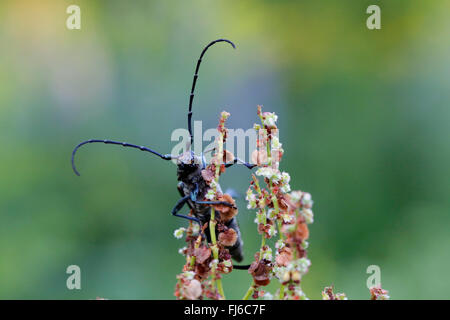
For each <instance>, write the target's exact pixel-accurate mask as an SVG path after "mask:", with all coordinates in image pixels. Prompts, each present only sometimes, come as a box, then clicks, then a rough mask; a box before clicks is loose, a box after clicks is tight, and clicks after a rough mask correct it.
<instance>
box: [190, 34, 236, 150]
mask: <svg viewBox="0 0 450 320" xmlns="http://www.w3.org/2000/svg"><path fill="white" fill-rule="evenodd" d="M218 42H228V43H229V44H230V45H231V46H232V47H233V49H236V46H235V45H234V43H233V42H231V41H230V40H227V39H217V40H214V41H213V42H210V43H209V44H208V45H207V46H206V47H205V48H204V49H203V51H202V53H201V55H200V58H199V59H198V61H197V67H196V68H195V74H194V80H193V81H192V88H191V95H190V97H189V112H188V130H189V135H190V136H191V146H192V143H193V140H194V137H193V136H192V102H193V101H194V91H195V85H196V83H197V78H198V70H199V69H200V64H201V63H202V58H203V55H204V54H205V53H206V51H207V50H208V49H209V47H211V46H212V45H213V44H215V43H218Z"/></svg>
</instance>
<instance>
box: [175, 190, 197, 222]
mask: <svg viewBox="0 0 450 320" xmlns="http://www.w3.org/2000/svg"><path fill="white" fill-rule="evenodd" d="M190 198H191V196H190V195H187V196H184V197H183V198H181V199H180V200H178V202H177V203H176V204H175V206H174V207H173V209H172V215H173V216H175V217H180V218H184V219H187V220H191V221H195V222H197V223H198V224H199V225H200V228H201V227H202V223H201V222H200V220H199V219H197V218H196V217H190V216H186V215H182V214H178V212H179V211H180V210H181V208H183V206H184V205H185V204H186V202H188V200H189V199H190Z"/></svg>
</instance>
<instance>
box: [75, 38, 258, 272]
mask: <svg viewBox="0 0 450 320" xmlns="http://www.w3.org/2000/svg"><path fill="white" fill-rule="evenodd" d="M219 42H226V43H228V44H230V45H231V46H232V47H233V48H235V45H234V44H233V43H232V42H231V41H230V40H226V39H218V40H215V41H212V42H210V43H209V44H208V45H207V46H206V47H205V48H204V49H203V51H202V53H201V55H200V58H199V59H198V61H197V66H196V68H195V74H194V79H193V82H192V87H191V93H190V95H189V108H188V130H189V135H190V145H192V142H193V135H192V126H191V124H192V104H193V101H194V91H195V86H196V83H197V79H198V71H199V68H200V64H201V62H202V58H203V56H204V54H205V53H206V51H207V50H208V48H210V47H211V46H212V45H214V44H216V43H219ZM90 143H105V144H112V145H119V146H123V147H127V148H134V149H138V150H141V151H144V152H148V153H152V154H153V155H156V156H158V157H160V158H161V159H163V160H172V159H176V160H177V176H178V180H179V181H180V182H179V184H178V191H179V192H180V195H181V196H182V198H181V199H180V200H178V202H177V203H176V205H175V207H174V208H173V209H172V211H171V213H172V215H173V216H176V217H180V218H184V219H188V220H191V221H195V222H197V223H199V224H201V225H203V224H205V223H206V222H208V221H209V220H210V216H211V207H210V205H214V204H221V205H225V206H234V205H233V204H231V203H227V202H224V201H205V200H203V199H204V197H205V195H206V193H207V192H208V188H209V187H208V185H207V183H206V182H205V180H204V179H203V176H202V174H201V171H202V170H203V169H204V168H205V166H206V164H205V162H204V158H203V156H201V157H198V156H196V155H195V154H194V153H193V152H192V151H191V150H188V151H186V152H184V153H183V154H181V155H171V154H161V153H159V152H156V151H154V150H152V149H150V148H147V147H144V146H139V145H136V144H131V143H126V142H118V141H112V140H102V139H91V140H86V141H83V142H81V143H79V144H78V145H77V146H76V147H75V148H74V150H73V151H72V158H71V160H72V169H73V171H74V172H75V174H77V175H80V174H79V172H78V171H77V169H76V167H75V154H76V152H77V151H78V149H79V148H80V147H81V146H83V145H85V144H90ZM188 149H190V148H188ZM236 163H240V164H243V165H245V166H246V167H247V168H249V169H252V168H253V167H254V166H255V165H251V164H249V163H246V162H244V161H241V160H239V159H237V158H236V159H235V160H234V161H232V162H230V163H226V164H225V166H226V167H229V166H232V165H234V164H236ZM218 191H220V192H221V190H220V186H219V187H218ZM199 199H202V200H199ZM185 204H187V205H188V206H189V207H190V208H191V209H192V212H193V216H189V215H183V214H179V212H180V210H181V209H182V208H183V207H184V205H185ZM218 218H220V217H218ZM226 225H227V226H228V227H230V228H232V229H234V230H235V231H236V233H237V235H238V240H237V241H236V244H235V245H234V246H233V247H230V248H229V249H230V253H231V255H232V257H233V258H234V259H235V260H236V261H241V260H242V259H243V254H242V245H243V243H242V238H241V233H240V230H239V226H238V224H237V221H236V219H235V218H233V219H231V220H230V221H228V222H227V223H226ZM205 234H206V237H207V238H208V240H210V239H209V234H210V233H209V232H205ZM234 267H235V268H237V269H246V268H248V266H234Z"/></svg>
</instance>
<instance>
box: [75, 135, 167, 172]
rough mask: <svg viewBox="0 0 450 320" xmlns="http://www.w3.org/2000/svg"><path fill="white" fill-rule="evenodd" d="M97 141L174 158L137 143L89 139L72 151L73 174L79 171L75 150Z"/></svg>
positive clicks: (162, 157)
mask: <svg viewBox="0 0 450 320" xmlns="http://www.w3.org/2000/svg"><path fill="white" fill-rule="evenodd" d="M97 142H101V143H105V144H116V145H120V146H123V147H130V148H135V149H139V150H141V151H146V152H150V153H153V154H154V155H157V156H158V157H160V158H161V159H163V160H171V159H173V158H175V157H173V156H172V155H170V154H160V153H158V152H156V151H154V150H152V149H149V148H147V147H143V146H138V145H135V144H130V143H126V142H117V141H111V140H97V139H91V140H87V141H83V142H81V143H80V144H78V145H77V146H76V147H75V148H74V149H73V151H72V169H73V172H75V174H76V175H77V176H79V175H80V173H79V172H78V171H77V168H76V167H75V153H76V152H77V150H78V149H79V148H80V147H81V146H83V145H85V144H88V143H97Z"/></svg>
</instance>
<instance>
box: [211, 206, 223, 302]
mask: <svg viewBox="0 0 450 320" xmlns="http://www.w3.org/2000/svg"><path fill="white" fill-rule="evenodd" d="M209 232H210V234H211V243H212V252H213V258H214V260H215V261H219V248H218V247H217V240H216V220H215V210H214V208H211V220H210V221H209ZM211 272H212V276H211V277H212V284H213V287H214V286H216V285H217V290H218V291H219V294H220V295H221V298H222V299H225V293H224V291H223V286H222V279H220V278H217V275H216V263H213V265H212V268H211Z"/></svg>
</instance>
